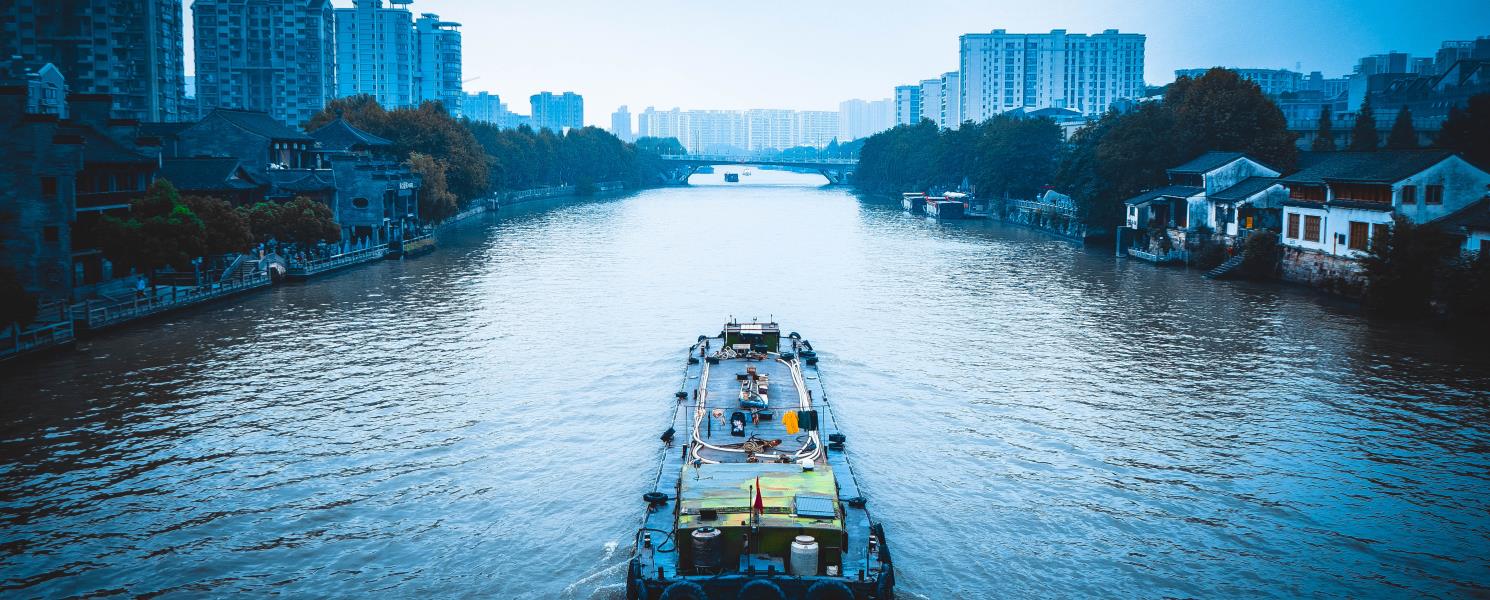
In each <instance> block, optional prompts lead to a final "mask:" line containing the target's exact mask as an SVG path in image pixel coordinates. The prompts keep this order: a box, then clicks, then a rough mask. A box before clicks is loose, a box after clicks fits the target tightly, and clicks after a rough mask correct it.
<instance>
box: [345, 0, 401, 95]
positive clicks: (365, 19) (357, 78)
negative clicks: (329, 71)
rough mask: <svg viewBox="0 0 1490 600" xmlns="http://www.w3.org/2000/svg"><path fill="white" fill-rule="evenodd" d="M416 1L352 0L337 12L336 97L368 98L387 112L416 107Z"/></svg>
mask: <svg viewBox="0 0 1490 600" xmlns="http://www.w3.org/2000/svg"><path fill="white" fill-rule="evenodd" d="M410 2H412V0H391V1H390V2H389V3H388V6H384V5H383V0H353V2H352V8H338V9H336V95H337V96H338V97H346V96H356V95H359V94H367V95H370V96H372V97H373V98H374V99H376V100H377V101H378V104H381V105H383V107H385V108H401V107H406V106H413V105H414V104H415V100H414V98H415V96H414V64H415V53H416V52H417V50H416V49H415V47H414V15H413V13H411V12H409V9H408V5H409V4H410Z"/></svg>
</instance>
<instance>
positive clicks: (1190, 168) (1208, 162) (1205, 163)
mask: <svg viewBox="0 0 1490 600" xmlns="http://www.w3.org/2000/svg"><path fill="white" fill-rule="evenodd" d="M1246 157H1247V155H1245V154H1242V153H1241V152H1215V151H1212V152H1207V153H1205V154H1202V155H1200V156H1197V157H1195V158H1194V159H1192V160H1191V161H1190V162H1187V163H1185V164H1183V165H1180V166H1178V167H1175V168H1173V169H1170V170H1169V172H1170V173H1201V174H1204V173H1209V172H1211V171H1214V170H1216V169H1219V168H1221V167H1224V166H1226V165H1228V164H1230V163H1231V162H1232V161H1234V160H1236V159H1238V158H1246Z"/></svg>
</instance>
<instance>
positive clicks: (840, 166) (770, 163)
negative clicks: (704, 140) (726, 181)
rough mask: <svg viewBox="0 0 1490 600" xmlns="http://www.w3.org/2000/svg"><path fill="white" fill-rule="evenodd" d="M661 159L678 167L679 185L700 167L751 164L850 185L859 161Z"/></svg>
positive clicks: (717, 157) (686, 156)
mask: <svg viewBox="0 0 1490 600" xmlns="http://www.w3.org/2000/svg"><path fill="white" fill-rule="evenodd" d="M659 158H661V159H662V162H665V163H668V164H671V165H676V166H677V167H679V168H678V170H677V171H676V172H675V176H677V178H678V181H679V182H680V183H686V182H687V181H688V177H689V176H691V175H693V174H694V173H696V172H698V170H699V168H700V167H709V166H718V165H751V166H757V167H792V168H796V169H812V170H815V171H817V172H818V173H822V175H823V177H826V178H827V179H828V183H830V184H834V185H837V184H841V183H845V182H847V181H848V176H849V175H850V174H852V173H853V172H854V167H857V166H859V159H857V158H796V159H792V158H755V157H751V156H734V155H728V154H663V155H662V156H660V157H659Z"/></svg>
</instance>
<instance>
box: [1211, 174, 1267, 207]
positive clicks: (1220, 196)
mask: <svg viewBox="0 0 1490 600" xmlns="http://www.w3.org/2000/svg"><path fill="white" fill-rule="evenodd" d="M1275 185H1278V178H1277V177H1248V178H1246V179H1243V180H1241V181H1238V182H1237V184H1236V185H1233V186H1231V187H1229V188H1226V189H1224V190H1221V191H1219V192H1216V193H1214V194H1211V195H1210V196H1209V198H1210V199H1211V200H1217V201H1220V202H1240V201H1242V200H1246V199H1248V198H1251V197H1253V196H1255V195H1257V194H1259V193H1261V192H1263V191H1265V190H1267V189H1268V188H1270V187H1273V186H1275Z"/></svg>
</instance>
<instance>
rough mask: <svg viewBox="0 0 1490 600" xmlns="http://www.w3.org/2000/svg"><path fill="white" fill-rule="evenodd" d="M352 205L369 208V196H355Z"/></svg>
mask: <svg viewBox="0 0 1490 600" xmlns="http://www.w3.org/2000/svg"><path fill="white" fill-rule="evenodd" d="M352 206H354V207H356V208H367V198H353V199H352Z"/></svg>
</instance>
